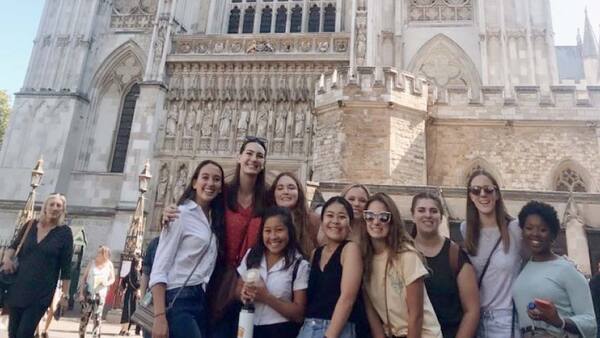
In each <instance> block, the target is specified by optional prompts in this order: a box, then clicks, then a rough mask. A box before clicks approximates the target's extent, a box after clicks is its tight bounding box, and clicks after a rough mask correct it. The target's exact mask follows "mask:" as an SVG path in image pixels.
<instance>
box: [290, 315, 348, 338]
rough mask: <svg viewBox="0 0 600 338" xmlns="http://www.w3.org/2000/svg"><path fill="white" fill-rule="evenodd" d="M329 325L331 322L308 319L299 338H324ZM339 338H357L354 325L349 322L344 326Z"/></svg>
mask: <svg viewBox="0 0 600 338" xmlns="http://www.w3.org/2000/svg"><path fill="white" fill-rule="evenodd" d="M329 324H331V320H326V319H317V318H306V319H305V320H304V324H303V325H302V328H301V329H300V333H299V334H298V338H323V337H324V336H325V331H327V328H328V327H329ZM339 338H356V330H355V327H354V323H350V322H347V323H346V325H344V328H343V329H342V332H341V333H340V336H339Z"/></svg>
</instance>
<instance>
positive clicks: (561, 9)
mask: <svg viewBox="0 0 600 338" xmlns="http://www.w3.org/2000/svg"><path fill="white" fill-rule="evenodd" d="M517 1H521V0H517ZM536 1H537V0H536ZM3 2H4V3H3V5H2V10H1V11H0V90H1V89H3V90H7V91H8V93H9V94H10V95H13V94H14V93H15V92H18V91H19V88H21V85H22V84H23V80H24V78H25V73H26V72H27V65H28V61H29V56H30V54H31V48H32V46H33V39H34V38H35V35H36V31H37V26H38V23H39V21H40V16H41V14H42V9H43V5H44V1H43V0H18V1H16V0H7V1H3ZM550 3H551V5H552V20H553V23H554V32H555V43H556V44H557V45H574V44H575V41H576V40H575V37H576V36H577V28H581V30H582V34H583V23H584V9H585V8H586V6H587V8H588V13H589V16H590V20H591V22H592V26H593V27H594V30H595V31H596V37H598V34H599V32H598V30H599V28H598V27H599V26H600V1H599V0H550Z"/></svg>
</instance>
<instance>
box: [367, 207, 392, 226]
mask: <svg viewBox="0 0 600 338" xmlns="http://www.w3.org/2000/svg"><path fill="white" fill-rule="evenodd" d="M363 218H364V219H365V221H367V222H374V221H375V219H377V220H379V222H381V223H389V222H390V221H391V220H392V213H391V212H388V211H383V212H380V213H375V212H373V211H370V210H365V211H363Z"/></svg>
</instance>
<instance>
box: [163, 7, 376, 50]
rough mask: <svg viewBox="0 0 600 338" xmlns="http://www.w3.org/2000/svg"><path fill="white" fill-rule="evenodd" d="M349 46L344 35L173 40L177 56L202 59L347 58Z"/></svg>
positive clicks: (184, 37)
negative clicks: (222, 56) (225, 56)
mask: <svg viewBox="0 0 600 338" xmlns="http://www.w3.org/2000/svg"><path fill="white" fill-rule="evenodd" d="M365 13H366V12H365ZM361 18H364V20H363V22H364V23H365V24H366V15H364V16H361ZM365 27H366V26H365ZM365 34H366V31H365ZM365 38H366V35H365ZM349 45H350V37H349V36H347V35H346V34H342V33H330V34H323V36H319V37H318V38H316V39H315V38H314V36H313V35H312V34H299V35H298V36H285V37H265V38H262V39H261V40H257V39H256V38H253V37H244V36H236V37H235V38H231V39H228V40H222V39H219V40H216V41H215V40H211V39H210V38H205V37H198V36H186V35H179V36H175V37H174V39H173V46H174V47H173V50H174V51H175V54H199V55H215V54H216V55H267V54H292V53H296V54H347V53H348V46H349Z"/></svg>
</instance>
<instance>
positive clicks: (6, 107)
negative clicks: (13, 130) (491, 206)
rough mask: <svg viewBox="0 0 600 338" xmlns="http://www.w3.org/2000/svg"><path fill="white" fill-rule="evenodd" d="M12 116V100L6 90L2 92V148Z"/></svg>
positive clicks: (0, 112)
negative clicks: (9, 118)
mask: <svg viewBox="0 0 600 338" xmlns="http://www.w3.org/2000/svg"><path fill="white" fill-rule="evenodd" d="M9 115H10V100H9V96H8V93H7V92H6V91H5V90H0V146H1V145H2V141H3V140H4V133H5V132H6V127H7V126H8V116H9Z"/></svg>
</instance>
